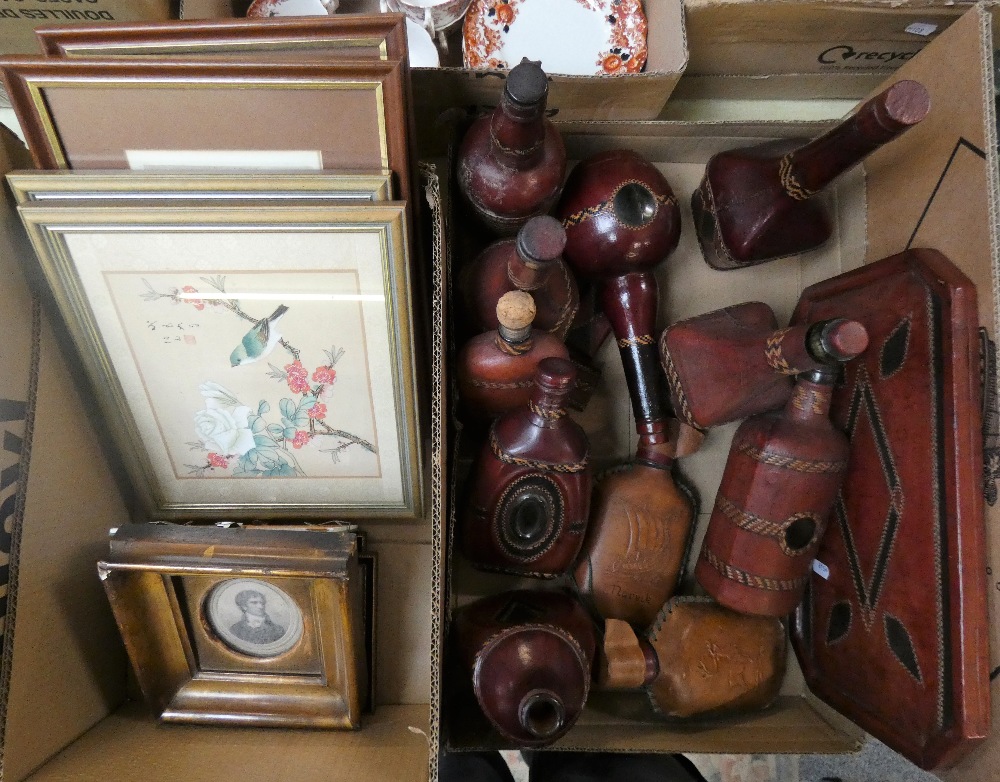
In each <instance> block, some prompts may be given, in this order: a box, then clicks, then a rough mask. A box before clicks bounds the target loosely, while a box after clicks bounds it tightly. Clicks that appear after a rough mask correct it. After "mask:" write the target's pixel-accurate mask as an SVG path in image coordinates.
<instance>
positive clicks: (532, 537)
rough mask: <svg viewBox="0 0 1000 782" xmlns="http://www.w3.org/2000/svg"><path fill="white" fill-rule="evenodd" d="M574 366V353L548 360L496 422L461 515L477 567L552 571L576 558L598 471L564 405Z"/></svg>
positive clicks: (462, 534) (464, 539)
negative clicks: (521, 399)
mask: <svg viewBox="0 0 1000 782" xmlns="http://www.w3.org/2000/svg"><path fill="white" fill-rule="evenodd" d="M575 374H576V373H575V370H574V368H573V365H572V364H571V363H570V362H568V361H565V360H562V359H558V358H548V359H546V360H544V361H542V362H541V364H539V366H538V373H537V374H536V376H535V390H534V394H533V395H532V397H531V400H530V402H529V403H528V404H526V405H525V406H524V407H523V408H521V409H518V410H515V411H511V412H510V413H507V414H506V415H504V416H501V417H500V418H499V419H497V421H496V422H494V424H493V427H492V428H491V430H490V433H489V438H488V441H487V442H486V443H485V444H484V445H483V448H482V450H481V451H480V453H479V457H478V458H477V459H476V461H475V463H474V464H473V467H472V477H471V485H470V488H469V494H468V501H467V502H466V503H465V505H464V512H463V513H462V514H461V516H460V517H459V521H458V523H459V539H460V542H461V546H462V551H463V553H464V554H465V556H466V557H467V558H468V559H469V560H470V561H471V562H472V564H473V565H475V566H476V567H478V568H481V569H486V570H500V571H504V572H508V573H515V574H519V575H529V576H537V577H543V578H551V577H555V576H558V575H560V574H562V573H563V572H565V571H566V570H567V569H568V568H569V567H570V565H572V564H573V561H574V560H575V559H576V556H577V554H578V553H579V551H580V546H581V544H582V543H583V536H584V533H585V531H586V529H587V517H588V514H589V512H590V492H591V474H590V468H589V466H588V464H587V461H588V443H587V436H586V435H585V434H584V432H583V429H582V428H581V427H580V426H579V425H578V424H576V423H575V422H574V421H573V420H572V419H570V418H569V417H568V416H566V412H565V407H564V400H565V397H566V395H567V394H568V393H569V392H570V390H571V388H572V385H573V379H574V377H575Z"/></svg>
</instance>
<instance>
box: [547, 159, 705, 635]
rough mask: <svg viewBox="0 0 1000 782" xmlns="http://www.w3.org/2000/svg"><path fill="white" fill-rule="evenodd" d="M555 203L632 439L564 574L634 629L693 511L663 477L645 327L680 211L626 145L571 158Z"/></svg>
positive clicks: (672, 444) (666, 430)
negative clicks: (608, 345) (624, 396)
mask: <svg viewBox="0 0 1000 782" xmlns="http://www.w3.org/2000/svg"><path fill="white" fill-rule="evenodd" d="M557 211H558V216H559V217H560V218H561V219H562V221H563V225H565V226H566V249H565V251H564V256H565V258H566V261H567V263H569V264H570V266H571V268H573V269H574V270H575V271H576V272H577V273H578V274H580V275H581V276H584V277H587V278H590V279H592V280H594V281H595V284H596V285H597V287H598V297H599V300H600V302H601V308H602V310H603V311H604V313H605V314H606V315H607V317H608V320H609V321H610V322H611V326H612V329H613V331H614V334H615V337H616V338H617V339H618V347H619V351H620V353H621V358H622V364H623V366H624V368H625V377H626V382H627V384H628V389H629V397H630V399H631V402H632V410H633V413H634V415H635V420H636V431H637V432H638V435H639V445H638V450H637V453H636V459H635V461H634V463H632V464H630V465H629V466H627V467H626V468H624V469H623V470H621V471H619V472H616V473H614V474H613V475H611V476H610V477H608V478H606V479H605V480H602V481H601V482H600V483H599V484H598V486H597V489H596V491H595V497H594V501H593V503H592V512H591V519H590V525H589V529H588V531H587V537H586V539H585V540H584V545H583V551H582V553H581V556H580V560H579V562H578V563H577V566H576V568H575V570H574V580H575V581H576V584H577V587H578V588H579V590H580V592H581V593H582V594H583V595H584V596H586V598H587V599H588V600H589V601H590V603H591V605H592V607H593V608H594V610H595V611H597V613H598V614H600V615H601V616H602V617H605V618H608V617H614V618H617V619H624V620H627V621H629V622H633V623H635V624H637V625H642V626H645V625H647V624H648V623H649V622H650V621H652V619H653V617H655V616H656V612H657V611H659V609H660V606H662V605H663V603H664V602H665V601H666V599H667V598H668V597H670V595H671V594H673V591H674V589H676V587H677V581H678V578H679V576H680V572H681V568H682V567H683V564H684V555H685V551H686V547H687V543H688V536H689V534H690V531H691V527H692V524H693V513H694V512H693V508H692V505H691V502H690V499H689V498H688V497H687V495H686V494H684V493H683V492H681V491H680V490H679V489H678V488H677V485H676V484H675V482H674V479H673V475H672V473H671V470H672V466H673V460H674V459H673V457H674V455H675V454H676V453H678V443H677V441H676V439H675V437H676V436H677V431H678V430H677V426H676V420H675V419H673V417H672V416H671V415H670V414H669V411H668V410H667V409H666V405H665V401H666V393H665V384H664V382H663V375H662V372H661V371H660V366H659V360H658V357H657V351H656V338H655V337H654V335H653V333H654V328H655V319H656V309H657V297H658V291H657V284H656V278H655V277H654V276H653V271H654V269H655V268H656V267H657V266H658V265H659V264H660V263H662V262H663V261H664V260H665V259H666V257H667V255H669V253H670V252H672V251H673V250H674V248H675V247H676V246H677V242H678V239H679V238H680V211H679V209H678V207H677V201H676V199H675V198H674V196H673V192H672V191H671V189H670V185H669V184H668V183H667V181H666V179H665V178H664V177H663V175H662V174H661V173H660V172H659V171H658V170H657V169H656V167H655V166H653V165H652V164H651V163H649V162H648V161H646V160H644V159H643V158H642V157H640V156H639V155H637V154H635V153H634V152H631V151H627V150H613V151H611V152H605V153H601V154H598V155H595V156H593V157H591V158H588V159H587V160H585V161H582V162H581V163H580V164H579V165H577V167H576V168H575V169H574V170H573V172H572V173H571V174H570V178H569V180H568V181H567V183H566V189H565V191H564V193H563V199H562V201H561V202H560V204H559V208H558V210H557Z"/></svg>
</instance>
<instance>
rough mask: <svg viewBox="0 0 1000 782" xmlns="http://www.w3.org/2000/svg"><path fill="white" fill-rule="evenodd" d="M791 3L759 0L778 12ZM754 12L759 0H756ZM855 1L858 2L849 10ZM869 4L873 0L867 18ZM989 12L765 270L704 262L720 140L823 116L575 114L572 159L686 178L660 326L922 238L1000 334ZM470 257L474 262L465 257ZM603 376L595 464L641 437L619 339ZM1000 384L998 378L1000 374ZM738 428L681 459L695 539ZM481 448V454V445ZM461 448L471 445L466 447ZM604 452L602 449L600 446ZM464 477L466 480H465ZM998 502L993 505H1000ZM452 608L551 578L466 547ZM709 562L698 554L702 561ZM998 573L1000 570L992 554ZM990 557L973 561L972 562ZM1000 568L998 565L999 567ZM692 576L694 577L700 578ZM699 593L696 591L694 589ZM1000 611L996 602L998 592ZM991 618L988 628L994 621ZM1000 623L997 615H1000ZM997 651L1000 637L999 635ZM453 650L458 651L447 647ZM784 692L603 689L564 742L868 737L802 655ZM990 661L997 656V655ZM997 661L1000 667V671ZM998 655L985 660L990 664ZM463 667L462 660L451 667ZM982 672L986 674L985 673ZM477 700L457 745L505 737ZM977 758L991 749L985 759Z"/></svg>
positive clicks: (984, 766) (727, 746)
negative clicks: (697, 200)
mask: <svg viewBox="0 0 1000 782" xmlns="http://www.w3.org/2000/svg"><path fill="white" fill-rule="evenodd" d="M775 5H780V6H781V8H783V9H787V8H788V4H768V3H755V4H753V7H754V8H760V9H761V11H762V13H763V14H764V16H765V17H768V16H769V12H770V11H772V10H773V6H775ZM740 8H742V9H745V10H746V11H747V13H750V11H751V7H750V5H747V6H740ZM844 13H847V11H846V10H845V11H844ZM866 19H867V14H866V13H865V10H864V9H860V13H859V15H858V21H859V24H866V23H867V22H866V21H865V20H866ZM989 21H990V20H989V15H988V14H987V13H986V12H985V11H984V10H983V9H982V8H979V7H977V8H974V9H973V10H971V11H969V12H968V13H966V14H965V15H964V16H961V17H959V18H958V19H957V21H954V22H953V23H952V24H951V25H950V26H949V27H948V28H947V29H945V30H944V31H943V32H942V33H941V34H940V35H939V36H938V37H937V39H936V40H935V41H933V42H932V43H931V44H929V45H928V46H927V47H926V48H925V50H924V51H923V52H921V53H920V54H919V55H917V56H914V57H913V58H911V59H909V60H908V61H907V62H906V63H905V64H904V65H903V66H902V67H901V68H900V69H899V70H898V71H896V73H894V74H893V75H892V76H891V78H890V80H889V81H886V80H885V79H884V78H883V79H882V81H885V83H884V84H882V85H881V87H879V86H878V85H877V84H875V85H871V86H872V87H873V89H872V90H871V91H872V92H877V91H881V89H884V88H885V86H888V83H891V81H895V80H898V79H901V78H914V79H917V80H918V81H921V82H923V83H924V84H925V85H926V86H927V87H928V89H929V90H930V92H931V102H932V106H933V108H932V111H931V114H930V116H929V117H928V118H927V119H926V120H925V121H924V123H922V124H921V125H919V126H918V127H916V128H915V129H913V130H912V131H910V132H909V133H907V134H905V135H904V136H902V137H901V138H900V139H898V140H897V141H895V142H893V143H892V144H891V145H888V146H887V147H885V148H884V149H882V150H880V151H879V152H878V153H876V154H874V155H872V156H871V157H870V158H869V159H868V160H867V161H866V163H865V165H864V167H863V170H856V171H855V172H853V173H852V174H850V175H847V176H845V177H843V178H842V179H841V180H839V181H838V183H837V186H836V188H835V190H834V192H832V193H830V194H829V196H828V197H829V201H828V203H829V205H830V207H831V208H832V210H833V211H834V214H835V215H836V217H835V223H836V225H837V230H836V232H835V236H834V238H833V239H832V240H831V242H830V243H829V244H827V245H826V246H825V247H823V248H821V249H819V250H815V251H812V252H810V253H807V254H804V255H802V256H799V257H795V258H789V259H785V260H782V261H776V262H773V263H770V264H765V265H762V266H758V267H753V268H752V269H746V270H741V271H735V272H728V271H727V272H715V271H713V270H711V269H710V268H709V267H708V266H707V265H706V264H705V263H704V261H703V260H702V258H701V253H700V250H699V248H698V244H697V241H696V238H695V232H694V229H693V225H692V218H691V213H690V208H689V206H688V204H689V197H690V194H691V192H692V191H693V190H694V189H695V188H696V187H697V185H698V182H699V180H700V178H701V175H702V173H703V171H704V164H705V162H706V161H707V159H708V158H709V157H710V155H711V154H713V153H715V152H717V151H721V150H724V149H728V148H732V147H738V146H745V145H750V144H753V143H757V142H758V141H763V140H765V139H768V138H781V137H812V136H815V135H818V133H819V129H818V128H817V127H816V126H815V125H811V124H808V123H785V124H781V125H774V124H764V123H752V124H751V123H742V124H738V123H703V124H692V123H670V122H648V123H644V122H637V123H621V122H596V123H560V124H559V127H560V130H561V131H562V132H563V135H564V138H565V140H566V145H567V150H568V151H569V154H570V156H571V157H572V158H576V159H581V158H583V157H586V156H587V155H590V154H593V153H595V152H598V151H602V150H606V149H614V148H619V147H625V148H630V149H634V150H636V151H638V152H639V153H641V154H643V155H644V156H645V157H647V159H649V160H652V161H655V162H656V163H657V164H658V166H659V167H660V168H661V170H662V171H663V172H664V173H665V174H666V176H667V178H668V180H669V181H670V182H671V184H672V186H673V188H674V190H675V192H676V193H677V195H678V200H679V202H680V204H681V210H682V216H683V221H684V225H683V227H682V231H681V244H680V246H679V247H678V249H677V250H676V251H675V252H674V253H673V254H672V255H671V256H670V258H669V259H668V261H667V262H666V263H665V264H664V266H663V267H662V268H661V269H660V270H659V272H658V278H659V282H660V291H661V309H660V318H659V324H658V325H659V326H661V327H662V326H665V325H666V324H667V323H668V322H670V321H673V320H676V319H680V318H685V317H690V316H693V315H696V314H700V313H702V312H706V311H709V310H713V309H716V308H718V307H722V306H727V305H731V304H736V303H739V302H743V301H751V300H759V301H764V302H767V303H768V304H770V305H771V306H772V307H773V308H774V309H775V311H776V313H777V315H778V320H779V322H781V323H787V321H788V318H789V316H790V315H791V311H792V308H793V307H794V305H795V302H796V301H797V299H798V297H799V293H800V292H801V290H802V289H803V288H804V287H806V286H807V285H810V284H812V283H814V282H817V281H819V280H821V279H825V278H827V277H830V276H834V275H836V274H839V273H840V272H842V271H847V270H849V269H852V268H856V267H857V266H859V265H861V264H863V263H866V262H872V261H876V260H879V259H881V258H883V257H887V256H889V255H893V254H895V253H898V252H900V251H901V250H903V249H905V248H907V247H924V246H926V247H933V248H936V249H938V250H940V251H941V252H943V253H944V254H945V255H946V256H948V257H949V258H950V259H951V260H952V261H953V262H955V263H956V264H957V265H958V266H959V267H960V268H962V269H963V270H964V271H965V273H966V274H967V275H968V276H969V277H970V278H972V280H973V281H974V282H975V283H976V285H977V287H978V296H979V312H980V318H981V322H982V324H983V326H984V327H985V328H986V330H987V332H988V333H989V334H990V335H991V336H992V335H995V333H996V325H997V324H996V301H997V299H996V296H995V290H996V285H997V280H996V275H997V270H996V258H997V234H996V204H997V193H996V180H997V175H996V169H995V165H996V150H995V131H994V118H993V92H992V67H991V62H992V60H991V54H992V44H991V35H990V29H989ZM456 260H459V259H458V258H457V257H456ZM598 366H599V369H600V370H601V371H602V375H603V386H604V387H603V388H602V389H601V390H600V391H599V392H598V394H597V395H596V397H595V398H594V399H593V400H592V401H591V403H590V407H589V408H588V410H587V411H586V413H585V414H584V415H583V416H578V417H576V420H578V421H580V422H581V423H583V425H584V427H585V429H587V430H588V432H589V433H590V434H591V454H592V459H593V461H594V467H595V471H600V469H601V468H602V467H603V466H607V465H608V464H609V463H610V462H615V461H618V460H624V459H627V458H629V457H630V456H631V455H632V454H633V453H634V449H635V446H636V441H635V435H634V424H633V422H632V420H631V410H630V406H629V402H628V396H627V392H626V387H625V384H624V376H623V373H622V370H621V366H620V359H619V357H618V350H617V347H616V346H615V345H613V344H611V345H605V347H604V349H603V351H602V352H601V354H600V355H599V356H598ZM989 383H990V384H991V385H993V386H994V387H995V385H996V377H995V376H992V377H990V378H989ZM735 428H736V426H735V425H730V426H728V427H724V428H720V430H713V431H712V432H711V434H710V435H709V437H708V438H707V440H706V442H705V443H704V445H703V446H702V448H701V450H700V451H699V452H697V453H696V454H694V455H692V456H690V457H687V458H685V459H682V460H681V461H680V469H681V471H682V472H683V473H684V475H685V476H687V477H688V478H689V479H690V480H692V481H693V482H694V483H695V485H696V487H697V489H698V494H699V495H700V497H701V501H702V506H701V516H700V518H699V524H698V531H697V533H696V539H695V544H694V548H693V550H694V552H697V551H698V550H699V548H700V539H701V536H702V535H703V534H704V529H705V525H706V524H707V521H708V515H709V513H710V511H711V507H712V502H713V499H714V497H715V493H716V489H717V487H718V483H719V480H720V478H721V474H722V470H723V467H724V465H725V461H726V457H727V454H728V450H729V440H730V438H731V436H732V434H733V432H734V431H735ZM466 453H470V452H468V451H467V452H466ZM460 455H461V454H460ZM598 457H599V458H598ZM459 480H461V479H459ZM996 513H997V509H996V508H995V507H994V508H991V509H990V515H991V520H992V517H993V516H995V515H996ZM991 542H992V544H993V549H994V552H995V553H994V557H995V556H996V555H997V554H1000V552H997V551H996V548H997V546H998V545H1000V541H996V540H993V541H991ZM450 561H451V566H452V569H451V574H450V576H451V577H450V580H449V582H448V584H449V586H450V591H449V592H448V593H447V594H446V595H445V598H446V599H447V600H448V601H449V607H450V609H454V608H456V607H459V606H461V605H464V604H466V603H468V602H470V601H471V600H473V599H474V598H476V597H479V596H481V595H483V594H488V593H493V592H496V591H499V590H502V589H509V588H515V587H527V586H536V588H537V587H541V588H544V585H541V584H538V583H537V582H536V583H535V584H531V583H530V582H529V581H527V580H521V581H518V580H512V579H509V578H508V579H505V578H502V577H500V576H486V575H484V574H480V573H478V572H476V571H474V570H473V569H472V568H471V567H470V566H469V565H468V563H467V562H465V561H464V560H463V558H462V556H461V554H460V553H459V552H457V551H453V552H451V555H450ZM692 564H693V563H692ZM991 564H992V567H993V569H994V572H997V573H1000V568H998V565H997V564H996V563H995V562H994V563H991ZM981 566H985V563H982V565H978V564H973V565H970V567H981ZM993 580H994V581H996V578H995V577H994V579H993ZM691 587H692V584H691V583H690V580H689V582H688V584H687V589H688V590H690V589H691ZM688 593H690V592H688ZM993 608H994V611H995V610H996V605H994V606H993ZM979 630H980V631H981V632H985V631H986V628H985V627H980V628H979ZM991 630H992V632H993V633H994V634H995V633H996V632H997V630H996V627H993V628H991ZM993 640H994V650H997V649H1000V645H998V644H997V638H996V636H995V635H994V638H993ZM440 653H441V654H442V655H443V656H445V657H446V656H447V647H442V649H441V650H440ZM789 659H790V663H789V670H788V673H787V675H786V678H785V681H784V683H783V687H782V695H781V697H780V699H779V701H778V703H777V704H776V705H775V706H774V707H772V708H771V709H769V710H766V711H764V712H761V713H758V714H749V715H744V716H741V717H740V718H738V719H730V720H725V719H712V720H704V721H698V720H694V721H689V722H685V723H683V724H677V723H673V724H670V723H664V722H662V721H659V720H657V719H656V718H655V717H654V716H652V714H651V712H650V710H649V709H648V708H646V707H645V705H644V700H645V699H644V696H642V695H641V694H634V695H617V694H616V695H614V696H609V695H606V694H603V695H602V694H600V693H597V692H592V694H591V696H590V700H589V702H588V706H587V708H586V709H585V711H584V714H583V716H582V717H581V718H580V720H579V722H577V724H576V725H575V727H573V728H572V729H571V730H570V731H569V733H568V734H567V735H566V736H565V737H564V738H562V739H561V740H559V741H558V742H556V744H555V745H554V746H553V749H563V750H565V749H579V750H589V751H596V750H612V751H621V750H628V751H647V752H696V753H707V752H725V753H740V752H754V753H815V752H850V751H853V750H855V749H857V748H858V747H859V746H860V744H861V742H862V741H863V739H864V735H863V732H862V731H860V730H859V729H858V728H857V727H856V726H854V725H853V724H852V723H851V722H850V721H849V720H847V719H845V718H844V717H842V716H841V715H838V714H836V713H834V712H833V711H832V710H831V709H830V708H829V707H827V706H826V705H825V704H823V703H821V702H819V701H818V700H817V699H816V698H815V697H814V696H813V695H812V694H811V693H810V692H809V691H808V690H807V688H806V687H805V685H804V683H803V680H802V676H801V671H800V670H799V668H798V666H797V664H796V662H795V658H794V655H792V654H790V657H789ZM982 662H985V661H982ZM996 664H997V662H996V660H994V662H993V664H992V665H990V666H989V669H990V670H992V669H993V668H994V667H995V666H996ZM984 668H985V666H983V665H980V666H979V670H980V671H983V670H984ZM445 675H446V676H448V675H449V672H448V669H447V668H446V669H445ZM979 675H983V676H985V673H980V674H979ZM464 705H465V704H458V703H449V702H447V701H446V702H444V703H443V704H442V720H441V730H442V740H443V742H444V743H445V745H446V746H448V747H450V748H453V749H456V750H462V749H472V748H476V747H487V746H502V744H501V743H500V742H499V740H498V737H497V735H496V734H495V733H494V732H492V731H489V730H488V729H487V730H483V729H482V727H483V726H482V725H475V724H473V723H472V721H470V720H469V719H467V718H466V716H465V715H466V714H467V712H465V711H463V707H464ZM988 753H989V750H988V747H980V748H979V749H977V750H975V751H974V752H973V753H972V754H971V755H970V756H969V757H968V758H967V759H966V761H965V762H964V763H963V765H962V769H963V774H965V775H962V774H958V773H957V772H956V775H955V777H954V778H956V779H962V780H966V779H970V778H974V777H973V776H972V774H976V773H978V774H980V775H981V776H980V777H979V778H982V779H986V778H988V777H989V775H993V776H992V777H991V778H995V771H994V769H995V766H994V765H993V764H992V763H990V762H989V761H988V760H986V757H987V756H988ZM977 758H979V759H978V760H977Z"/></svg>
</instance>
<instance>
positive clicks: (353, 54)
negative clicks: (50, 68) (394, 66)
mask: <svg viewBox="0 0 1000 782" xmlns="http://www.w3.org/2000/svg"><path fill="white" fill-rule="evenodd" d="M35 35H36V37H37V38H38V43H39V45H40V46H41V49H42V52H43V53H44V54H45V55H46V56H48V57H83V58H88V57H101V58H104V57H171V58H180V57H187V56H194V57H198V58H199V59H210V58H211V59H232V58H234V57H235V58H245V56H246V55H250V54H252V55H253V58H254V59H257V60H263V59H266V60H289V59H294V60H296V61H303V60H306V59H316V60H322V61H324V62H325V61H328V60H330V59H341V58H344V59H368V58H372V59H378V60H406V56H407V46H406V17H405V16H404V15H403V14H336V15H334V16H325V17H324V16H318V17H282V18H274V19H246V18H242V19H191V20H179V21H169V22H149V23H134V24H95V25H76V26H73V27H67V26H65V25H52V26H50V25H42V26H41V27H36V28H35Z"/></svg>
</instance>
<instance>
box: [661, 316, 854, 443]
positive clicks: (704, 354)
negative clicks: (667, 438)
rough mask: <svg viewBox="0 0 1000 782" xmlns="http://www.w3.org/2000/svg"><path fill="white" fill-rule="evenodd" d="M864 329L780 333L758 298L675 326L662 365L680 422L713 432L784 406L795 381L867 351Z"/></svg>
mask: <svg viewBox="0 0 1000 782" xmlns="http://www.w3.org/2000/svg"><path fill="white" fill-rule="evenodd" d="M866 345H867V336H866V334H865V330H864V327H863V326H862V325H861V324H860V323H858V322H856V321H851V320H845V319H843V318H835V319H832V320H824V321H817V322H815V323H804V324H797V325H794V326H790V327H788V328H785V329H779V328H778V323H777V320H776V319H775V316H774V311H773V310H772V309H771V308H770V307H769V306H768V305H766V304H763V303H762V302H759V301H751V302H746V303H745V304H737V305H736V306H734V307H726V308H724V309H720V310H715V311H714V312H708V313H705V314H704V315H698V316H697V317H694V318H688V319H687V320H682V321H678V322H677V323H674V324H672V325H671V326H668V327H667V328H666V329H664V331H663V334H662V335H661V336H660V363H661V364H662V365H663V370H664V373H665V374H666V377H667V385H668V387H669V390H670V399H671V403H672V404H673V408H674V410H675V411H676V412H677V415H678V417H679V418H680V419H681V420H683V421H685V422H686V423H688V424H689V425H691V426H693V427H696V428H698V429H708V428H711V427H713V426H720V425H722V424H726V423H729V422H731V421H738V420H740V419H743V418H748V417H749V416H752V415H755V414H757V413H763V412H766V411H768V410H774V409H775V408H778V407H781V406H782V405H783V404H784V403H785V402H786V401H788V397H789V396H790V395H791V393H792V387H793V386H794V380H793V376H795V375H799V374H801V373H803V372H809V371H812V370H816V369H820V368H821V367H823V366H826V365H828V364H830V363H831V362H836V361H839V360H842V359H843V358H844V357H850V356H855V355H857V354H858V353H860V352H861V351H862V350H864V348H865V346H866Z"/></svg>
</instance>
